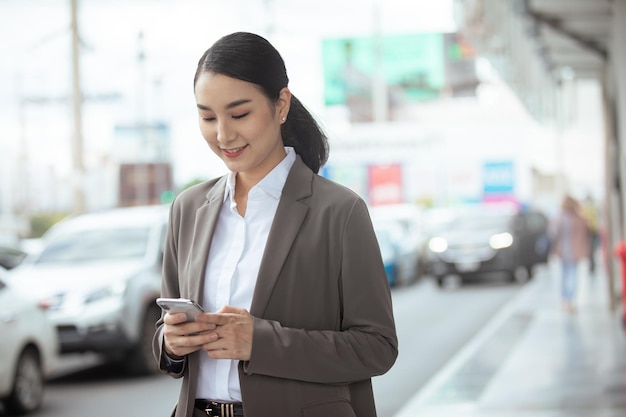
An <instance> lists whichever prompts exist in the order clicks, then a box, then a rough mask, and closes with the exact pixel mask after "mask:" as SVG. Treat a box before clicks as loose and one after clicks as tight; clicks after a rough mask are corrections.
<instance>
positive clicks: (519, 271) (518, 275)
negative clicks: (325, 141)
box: [509, 265, 531, 283]
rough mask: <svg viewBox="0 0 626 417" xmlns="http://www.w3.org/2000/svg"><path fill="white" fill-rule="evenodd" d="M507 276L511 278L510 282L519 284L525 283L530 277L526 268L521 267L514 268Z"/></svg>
mask: <svg viewBox="0 0 626 417" xmlns="http://www.w3.org/2000/svg"><path fill="white" fill-rule="evenodd" d="M509 275H510V276H511V281H513V282H519V283H523V282H526V281H528V280H529V279H530V277H531V275H530V273H529V270H528V268H526V267H525V266H523V265H520V266H517V267H515V268H514V269H513V270H511V271H510V272H509Z"/></svg>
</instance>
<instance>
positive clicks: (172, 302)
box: [156, 298, 204, 321]
mask: <svg viewBox="0 0 626 417" xmlns="http://www.w3.org/2000/svg"><path fill="white" fill-rule="evenodd" d="M156 303H157V304H158V305H159V307H161V308H162V309H163V310H164V311H166V312H168V313H187V321H195V320H196V315H197V314H199V313H204V309H203V308H202V307H201V306H200V304H198V303H196V302H195V301H192V300H188V299H186V298H157V300H156Z"/></svg>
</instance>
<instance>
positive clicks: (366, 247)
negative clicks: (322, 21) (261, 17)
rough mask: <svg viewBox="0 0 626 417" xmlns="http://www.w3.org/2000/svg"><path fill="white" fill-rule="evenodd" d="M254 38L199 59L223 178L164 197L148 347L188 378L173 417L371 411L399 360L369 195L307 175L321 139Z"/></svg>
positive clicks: (235, 37) (203, 104) (263, 44)
mask: <svg viewBox="0 0 626 417" xmlns="http://www.w3.org/2000/svg"><path fill="white" fill-rule="evenodd" d="M287 84H288V78H287V74H286V70H285V66H284V62H283V59H282V58H281V56H280V54H279V53H278V51H276V49H274V47H273V46H272V45H271V44H270V43H269V42H268V41H267V40H265V39H264V38H262V37H260V36H257V35H254V34H251V33H241V32H239V33H233V34H230V35H227V36H225V37H223V38H221V39H219V40H218V41H217V42H216V43H214V44H213V45H212V46H211V47H210V48H209V49H208V50H207V51H206V52H205V53H204V54H203V55H202V57H201V59H200V61H199V64H198V68H197V71H196V74H195V78H194V93H195V99H196V106H197V109H198V118H199V124H200V131H201V133H202V136H203V137H204V139H205V140H206V142H207V143H208V145H209V147H210V148H211V150H212V151H213V152H214V153H215V154H216V155H218V156H219V157H220V158H221V159H222V161H223V162H224V164H225V165H226V167H227V168H228V170H229V171H230V172H229V173H228V174H226V175H224V176H222V177H219V178H215V179H212V180H210V181H207V182H204V183H202V184H198V185H195V186H193V187H190V188H188V189H187V190H185V191H184V192H182V193H181V194H180V195H178V197H177V198H176V199H175V200H174V202H173V203H172V208H171V214H170V222H169V229H168V233H167V238H166V245H165V253H164V260H163V282H162V291H161V292H162V296H163V297H174V298H176V297H184V298H189V299H193V300H195V301H198V302H199V303H200V304H201V305H202V306H203V307H204V309H205V311H207V313H203V314H200V315H198V316H197V317H196V321H193V322H185V314H184V313H179V314H169V313H167V314H166V313H164V314H163V316H162V318H161V319H160V320H159V321H158V323H157V331H156V334H155V338H154V343H153V350H154V353H155V357H156V358H157V360H158V362H159V364H160V367H161V369H162V370H163V371H164V372H166V373H168V374H169V375H171V376H173V377H176V378H180V377H182V378H183V383H182V386H181V391H180V395H179V398H178V404H177V408H176V410H175V411H174V413H173V414H172V415H173V416H176V417H190V416H199V415H212V416H216V415H229V416H240V415H244V414H245V416H246V417H255V416H256V417H267V416H300V415H312V416H321V415H327V416H367V417H374V416H375V415H376V409H375V405H374V397H373V394H372V385H371V378H372V377H373V376H375V375H380V374H383V373H385V372H386V371H387V370H388V369H389V368H390V367H391V366H392V365H393V363H394V361H395V359H396V356H397V353H398V350H397V337H396V331H395V325H394V318H393V311H392V305H391V295H390V289H389V285H388V282H387V277H386V274H385V269H384V266H383V263H382V259H381V255H380V249H379V247H378V243H377V241H376V237H375V234H374V230H373V227H372V223H371V220H370V216H369V213H368V210H367V207H366V205H365V202H364V201H363V200H362V199H361V198H360V197H359V196H358V195H357V194H355V193H354V192H352V191H350V190H349V189H347V188H345V187H343V186H340V185H338V184H335V183H333V182H331V181H329V180H328V179H325V178H323V177H321V176H319V175H317V172H318V170H319V168H320V166H321V165H323V164H324V163H325V161H326V159H327V151H328V148H327V140H326V136H325V135H324V133H323V132H322V130H321V129H320V128H319V126H318V124H317V123H316V121H315V120H314V118H313V117H312V115H311V114H310V113H309V112H308V111H307V110H306V109H305V107H304V106H303V105H302V104H301V103H300V102H299V101H298V100H297V99H296V97H295V96H294V95H292V93H291V91H290V90H289V88H288V86H287Z"/></svg>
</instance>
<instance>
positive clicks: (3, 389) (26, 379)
mask: <svg viewBox="0 0 626 417" xmlns="http://www.w3.org/2000/svg"><path fill="white" fill-rule="evenodd" d="M0 334H1V335H2V336H1V337H0V358H2V360H0V401H1V402H2V404H3V405H4V408H5V411H8V413H9V414H25V413H29V412H32V411H35V410H36V409H38V408H39V407H40V406H41V402H42V400H43V394H44V387H45V380H46V378H47V376H48V375H49V374H50V373H51V372H52V371H53V370H54V369H55V366H56V364H57V354H58V347H59V346H58V340H57V333H56V330H55V328H54V326H53V325H52V323H51V322H50V320H49V319H48V317H47V316H46V314H45V313H44V312H43V310H41V308H39V307H38V306H37V305H36V304H35V303H34V302H33V301H32V300H29V299H28V298H26V297H24V296H23V295H21V294H20V293H18V292H17V291H15V290H14V289H13V288H11V286H10V285H9V284H8V283H7V276H6V271H5V270H4V269H0Z"/></svg>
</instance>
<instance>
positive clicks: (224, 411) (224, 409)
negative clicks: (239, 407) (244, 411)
mask: <svg viewBox="0 0 626 417" xmlns="http://www.w3.org/2000/svg"><path fill="white" fill-rule="evenodd" d="M218 406H219V410H216V411H217V413H219V414H213V410H212V407H215V408H217V407H218ZM204 412H205V413H206V415H207V416H209V417H235V405H234V404H224V403H217V402H215V401H210V402H209V403H207V405H206V407H205V408H204Z"/></svg>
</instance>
